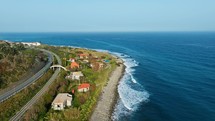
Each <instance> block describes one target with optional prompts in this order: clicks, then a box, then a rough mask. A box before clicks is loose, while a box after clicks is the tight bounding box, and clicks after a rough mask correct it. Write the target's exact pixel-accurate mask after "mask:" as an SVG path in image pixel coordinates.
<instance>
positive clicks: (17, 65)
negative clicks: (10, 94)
mask: <svg viewBox="0 0 215 121" xmlns="http://www.w3.org/2000/svg"><path fill="white" fill-rule="evenodd" d="M44 58H46V57H45V56H44V54H43V53H41V52H40V51H38V50H34V49H27V48H25V46H24V45H23V44H21V43H8V42H1V43H0V89H3V88H6V87H7V86H8V85H9V84H11V83H13V82H16V81H18V80H20V78H21V77H22V76H23V75H24V74H26V72H27V71H28V70H30V69H31V68H32V67H33V66H34V65H35V64H36V62H38V61H36V59H38V60H41V61H43V60H45V59H44Z"/></svg>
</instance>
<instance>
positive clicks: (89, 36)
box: [0, 32, 215, 121]
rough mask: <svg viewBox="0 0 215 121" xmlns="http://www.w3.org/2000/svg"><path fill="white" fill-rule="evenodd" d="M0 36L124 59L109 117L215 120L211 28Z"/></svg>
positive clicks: (214, 59)
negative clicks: (83, 48) (123, 67)
mask: <svg viewBox="0 0 215 121" xmlns="http://www.w3.org/2000/svg"><path fill="white" fill-rule="evenodd" d="M0 39H4V40H9V41H16V42H19V41H25V42H35V41H37V42H41V43H43V44H49V45H61V46H76V47H85V48H91V49H96V50H99V51H108V52H110V53H112V54H115V55H118V56H120V57H121V58H123V60H124V61H125V65H126V71H125V74H124V76H123V77H122V79H121V81H120V83H119V85H118V92H119V100H118V101H117V104H116V106H115V110H114V112H113V114H112V118H113V120H119V121H215V32H142V33H134V32H133V33H126V32H125V33H119V32H118V33H0Z"/></svg>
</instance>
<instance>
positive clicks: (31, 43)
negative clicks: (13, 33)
mask: <svg viewBox="0 0 215 121" xmlns="http://www.w3.org/2000/svg"><path fill="white" fill-rule="evenodd" d="M21 43H22V44H23V45H28V46H40V45H41V43H39V42H21Z"/></svg>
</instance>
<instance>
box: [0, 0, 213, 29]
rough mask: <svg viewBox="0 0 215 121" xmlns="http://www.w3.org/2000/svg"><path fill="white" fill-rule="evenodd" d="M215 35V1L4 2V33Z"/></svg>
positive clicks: (0, 7) (0, 10) (0, 3)
mask: <svg viewBox="0 0 215 121" xmlns="http://www.w3.org/2000/svg"><path fill="white" fill-rule="evenodd" d="M73 31H78V32H79V31H91V32H93V31H215V0H0V32H73Z"/></svg>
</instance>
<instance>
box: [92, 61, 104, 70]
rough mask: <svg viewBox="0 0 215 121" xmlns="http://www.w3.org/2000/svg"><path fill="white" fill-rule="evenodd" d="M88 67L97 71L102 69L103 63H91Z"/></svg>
mask: <svg viewBox="0 0 215 121" xmlns="http://www.w3.org/2000/svg"><path fill="white" fill-rule="evenodd" d="M90 67H91V68H92V69H93V70H94V71H98V70H101V69H103V68H104V63H102V62H93V63H91V64H90Z"/></svg>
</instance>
